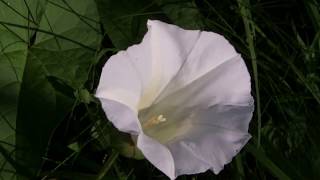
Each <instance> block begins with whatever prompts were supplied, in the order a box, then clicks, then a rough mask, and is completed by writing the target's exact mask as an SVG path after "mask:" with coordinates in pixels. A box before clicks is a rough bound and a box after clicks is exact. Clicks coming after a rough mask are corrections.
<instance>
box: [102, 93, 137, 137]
mask: <svg viewBox="0 0 320 180" xmlns="http://www.w3.org/2000/svg"><path fill="white" fill-rule="evenodd" d="M100 101H101V105H102V108H103V110H104V112H105V113H106V115H107V117H108V119H109V120H110V121H111V122H112V124H113V125H114V126H115V127H116V128H117V129H119V130H120V131H123V132H127V133H131V134H134V135H138V134H139V133H140V132H141V125H140V122H139V119H138V117H137V115H136V113H135V112H134V111H133V110H132V109H131V108H130V107H128V106H127V105H125V104H122V103H120V102H118V101H114V100H110V99H104V98H100Z"/></svg>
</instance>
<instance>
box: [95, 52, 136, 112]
mask: <svg viewBox="0 0 320 180" xmlns="http://www.w3.org/2000/svg"><path fill="white" fill-rule="evenodd" d="M141 92H142V86H141V80H140V77H139V74H138V72H137V71H136V69H135V68H134V66H133V64H132V62H131V59H130V58H129V57H128V55H127V53H126V52H124V51H120V52H118V53H117V54H116V55H113V56H112V57H111V58H110V59H109V60H108V61H107V63H106V64H105V66H104V67H103V69H102V73H101V77H100V82H99V86H98V88H97V91H96V97H98V98H102V99H109V100H114V101H117V102H120V103H122V104H124V105H127V106H128V107H130V108H131V109H132V110H133V111H134V112H136V113H138V110H137V106H138V104H139V101H140V97H141ZM105 110H106V109H105Z"/></svg>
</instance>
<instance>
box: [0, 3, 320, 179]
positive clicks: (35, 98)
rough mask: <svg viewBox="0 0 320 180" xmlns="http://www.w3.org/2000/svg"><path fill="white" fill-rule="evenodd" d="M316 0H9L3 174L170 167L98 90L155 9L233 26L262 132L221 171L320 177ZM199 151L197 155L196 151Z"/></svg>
mask: <svg viewBox="0 0 320 180" xmlns="http://www.w3.org/2000/svg"><path fill="white" fill-rule="evenodd" d="M319 7H320V4H319V2H318V1H317V0H278V1H274V0H252V1H249V0H225V1H217V0H193V1H186V0H132V1H125V0H116V1H114V0H12V1H11V0H10V1H4V0H0V49H1V52H0V180H2V179H4V180H10V179H50V178H55V179H67V180H82V179H83V180H91V179H92V180H102V179H104V180H105V179H107V180H109V179H111V180H112V179H132V180H134V179H166V177H165V176H164V175H163V174H162V173H161V172H159V171H158V170H156V169H155V168H154V167H153V166H152V165H151V164H150V163H148V162H147V161H146V160H138V159H141V158H142V156H141V154H140V152H139V151H138V150H137V149H136V148H135V147H134V144H133V142H132V141H131V138H130V137H129V136H128V135H127V134H123V133H120V132H118V131H117V130H116V129H115V128H114V127H113V126H112V125H111V124H110V123H109V122H108V121H107V119H106V116H105V114H104V112H103V111H102V109H101V107H100V104H99V102H98V100H96V99H95V98H94V97H93V94H94V92H95V88H96V86H97V83H98V81H99V76H100V72H101V68H102V67H103V65H104V63H105V62H106V60H107V59H108V57H110V56H111V55H112V54H113V53H115V52H116V51H118V50H123V49H126V48H127V47H128V46H130V45H132V44H135V43H139V42H140V41H141V39H142V37H143V35H144V33H145V32H146V21H147V20H148V19H159V20H162V21H166V22H168V23H173V24H176V25H179V26H181V27H184V28H187V29H202V30H208V31H214V32H217V33H220V34H223V35H224V36H225V37H226V38H227V39H228V40H229V41H230V42H231V43H232V44H233V45H234V46H235V48H236V49H237V51H239V52H240V53H241V54H242V56H243V57H244V59H245V60H246V63H247V65H248V67H249V70H250V73H251V77H252V81H253V83H252V84H253V87H252V89H253V90H252V93H253V95H254V97H255V99H256V111H255V114H254V117H253V119H252V121H251V124H250V133H251V134H252V135H253V138H252V140H251V141H250V142H249V144H248V145H247V146H245V148H244V149H243V150H242V152H241V153H240V154H239V155H238V156H237V157H236V158H235V159H234V160H233V161H232V163H231V164H229V165H227V166H226V167H225V169H224V170H223V171H222V172H221V173H220V174H219V175H214V174H213V173H211V172H209V171H208V172H205V173H202V174H198V175H189V176H181V177H179V178H178V179H181V180H184V179H319V178H320V171H319V167H320V136H319V129H320V121H319V120H318V119H319V113H320V93H319V90H320V87H319V85H320V76H319V70H320V69H319V67H320V65H319V58H320V8H319ZM190 163H192V162H190Z"/></svg>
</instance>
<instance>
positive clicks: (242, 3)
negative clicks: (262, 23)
mask: <svg viewBox="0 0 320 180" xmlns="http://www.w3.org/2000/svg"><path fill="white" fill-rule="evenodd" d="M237 1H238V6H239V8H240V15H241V17H242V20H243V24H244V28H245V33H246V40H247V44H248V49H249V52H250V58H251V64H252V69H253V78H254V86H255V94H256V104H257V107H256V110H257V120H258V136H257V139H258V140H257V147H258V148H259V147H260V144H261V103H260V91H259V79H258V65H257V56H256V51H255V45H254V37H255V30H254V28H253V24H252V23H253V21H252V19H251V12H250V9H249V8H248V7H249V1H248V0H237Z"/></svg>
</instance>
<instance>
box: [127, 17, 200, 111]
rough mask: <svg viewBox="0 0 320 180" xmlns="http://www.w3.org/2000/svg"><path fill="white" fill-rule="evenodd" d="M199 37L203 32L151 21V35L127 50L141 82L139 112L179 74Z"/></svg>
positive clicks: (148, 34)
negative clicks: (141, 91) (141, 92)
mask: <svg viewBox="0 0 320 180" xmlns="http://www.w3.org/2000/svg"><path fill="white" fill-rule="evenodd" d="M199 34H200V31H195V30H193V31H192V30H189V31H187V30H183V29H181V28H179V27H177V26H175V25H170V24H166V23H163V22H161V21H157V20H155V21H151V20H149V21H148V32H147V34H146V35H145V37H144V39H143V41H142V43H141V44H139V45H135V46H131V47H130V48H128V50H127V52H128V54H129V56H130V57H131V59H132V60H133V63H134V66H135V67H136V69H137V71H138V72H139V74H140V77H141V79H142V84H143V95H142V99H141V101H140V105H139V107H140V108H139V109H143V108H146V107H148V106H149V105H151V104H152V102H153V101H154V99H155V98H156V97H157V96H158V95H159V93H160V92H161V91H162V89H163V88H164V87H166V86H167V84H168V83H169V82H170V81H171V79H172V78H173V77H174V76H175V75H176V74H177V73H178V71H179V69H180V68H181V66H182V64H183V63H184V62H185V60H186V59H187V56H188V55H189V53H190V52H191V50H192V48H193V47H194V45H195V43H196V41H197V39H198V37H199Z"/></svg>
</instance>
